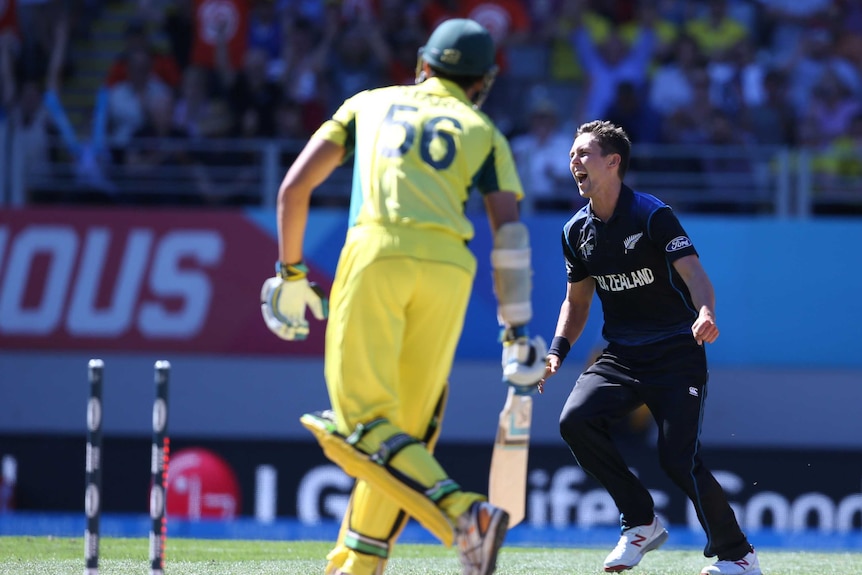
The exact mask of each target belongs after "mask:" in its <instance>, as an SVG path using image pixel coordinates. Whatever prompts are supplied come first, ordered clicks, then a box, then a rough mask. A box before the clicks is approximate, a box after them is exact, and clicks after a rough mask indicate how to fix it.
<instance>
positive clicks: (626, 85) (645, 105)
mask: <svg viewBox="0 0 862 575" xmlns="http://www.w3.org/2000/svg"><path fill="white" fill-rule="evenodd" d="M605 118H606V119H607V120H608V121H609V122H611V123H612V124H615V125H617V126H619V127H621V128H622V129H623V130H625V132H626V133H627V134H628V135H629V138H630V139H631V141H632V144H658V143H659V142H661V123H662V119H661V116H660V115H659V113H658V112H657V111H656V110H655V108H653V107H652V105H651V104H650V103H649V100H648V99H647V98H646V97H645V96H644V95H642V93H641V92H640V91H639V90H638V89H637V87H636V86H635V85H634V83H632V82H628V81H623V82H620V83H619V84H617V92H616V95H615V98H614V100H613V102H611V105H610V106H609V107H608V110H607V112H606V113H605ZM631 164H632V165H631V169H632V171H637V170H639V169H643V166H642V165H641V164H640V161H639V159H638V158H632V161H631Z"/></svg>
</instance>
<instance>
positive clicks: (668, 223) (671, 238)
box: [647, 206, 697, 262]
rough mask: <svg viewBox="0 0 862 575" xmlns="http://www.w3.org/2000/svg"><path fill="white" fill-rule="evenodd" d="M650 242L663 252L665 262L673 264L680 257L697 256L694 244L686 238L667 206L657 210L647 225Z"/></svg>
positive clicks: (686, 235) (680, 225) (674, 215)
mask: <svg viewBox="0 0 862 575" xmlns="http://www.w3.org/2000/svg"><path fill="white" fill-rule="evenodd" d="M647 234H648V236H649V238H650V240H651V241H652V242H653V243H654V244H655V245H656V246H657V247H658V248H659V249H661V250H663V252H664V255H665V257H666V258H667V261H669V262H674V261H676V260H678V259H680V258H682V257H685V256H690V255H697V250H695V249H694V244H693V243H692V241H691V239H690V238H689V237H688V234H687V233H686V231H685V229H683V227H682V224H681V223H680V222H679V219H677V217H676V214H674V213H673V210H671V209H670V207H668V206H664V207H661V208H659V209H657V210H656V211H655V212H653V213H652V215H651V216H650V218H649V221H648V223H647Z"/></svg>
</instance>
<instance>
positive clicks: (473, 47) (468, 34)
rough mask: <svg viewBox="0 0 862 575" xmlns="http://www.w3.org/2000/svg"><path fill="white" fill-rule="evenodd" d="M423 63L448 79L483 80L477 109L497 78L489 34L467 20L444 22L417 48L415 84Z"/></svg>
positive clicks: (419, 77)
mask: <svg viewBox="0 0 862 575" xmlns="http://www.w3.org/2000/svg"><path fill="white" fill-rule="evenodd" d="M423 60H424V61H425V62H427V63H428V64H429V65H430V66H431V67H432V68H434V69H435V70H438V71H440V72H442V73H443V74H446V75H448V76H455V77H465V78H469V77H475V78H484V80H485V86H484V88H483V90H482V91H481V93H480V94H479V95H478V96H477V98H475V103H476V105H477V106H480V105H481V103H482V101H483V100H484V99H485V96H486V95H487V93H488V90H490V88H491V84H492V83H493V82H494V78H495V77H496V75H497V65H496V63H495V61H496V50H495V48H494V40H493V39H492V38H491V34H490V33H489V32H488V30H486V29H485V28H484V27H483V26H482V25H481V24H479V23H478V22H476V21H475V20H470V19H468V18H453V19H451V20H446V21H444V22H442V23H440V25H438V26H437V28H435V29H434V31H433V32H432V33H431V36H430V37H429V38H428V41H427V42H426V43H425V45H424V46H422V47H421V48H419V64H418V66H417V75H416V81H417V82H421V81H422V80H424V79H425V78H424V75H423V74H422V73H421V66H422V61H423Z"/></svg>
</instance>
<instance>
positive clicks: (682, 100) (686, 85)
mask: <svg viewBox="0 0 862 575" xmlns="http://www.w3.org/2000/svg"><path fill="white" fill-rule="evenodd" d="M705 65H706V59H705V58H704V57H703V55H702V54H701V52H700V48H698V46H697V43H696V42H695V41H694V39H693V38H691V36H688V35H685V34H683V35H681V36H679V37H678V38H677V39H676V42H675V43H674V48H673V49H672V50H671V52H670V54H669V55H666V56H665V58H664V60H662V61H661V63H660V64H659V65H658V68H657V69H656V70H655V72H654V73H653V76H652V80H651V82H650V88H649V102H650V104H651V105H652V107H653V108H655V109H656V110H658V112H659V113H660V114H662V115H663V116H670V115H672V114H674V113H675V112H676V111H677V110H678V109H679V108H680V107H683V106H688V105H689V104H691V102H692V99H693V98H694V87H693V86H692V84H691V78H692V77H693V74H694V71H695V70H698V69H702V68H703V67H704V66H705Z"/></svg>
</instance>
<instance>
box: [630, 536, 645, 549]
mask: <svg viewBox="0 0 862 575" xmlns="http://www.w3.org/2000/svg"><path fill="white" fill-rule="evenodd" d="M646 540H647V538H646V537H644V536H643V535H637V536H635V538H634V540H633V541H632V545H634V546H635V547H640V546H641V543H643V542H644V541H646Z"/></svg>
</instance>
